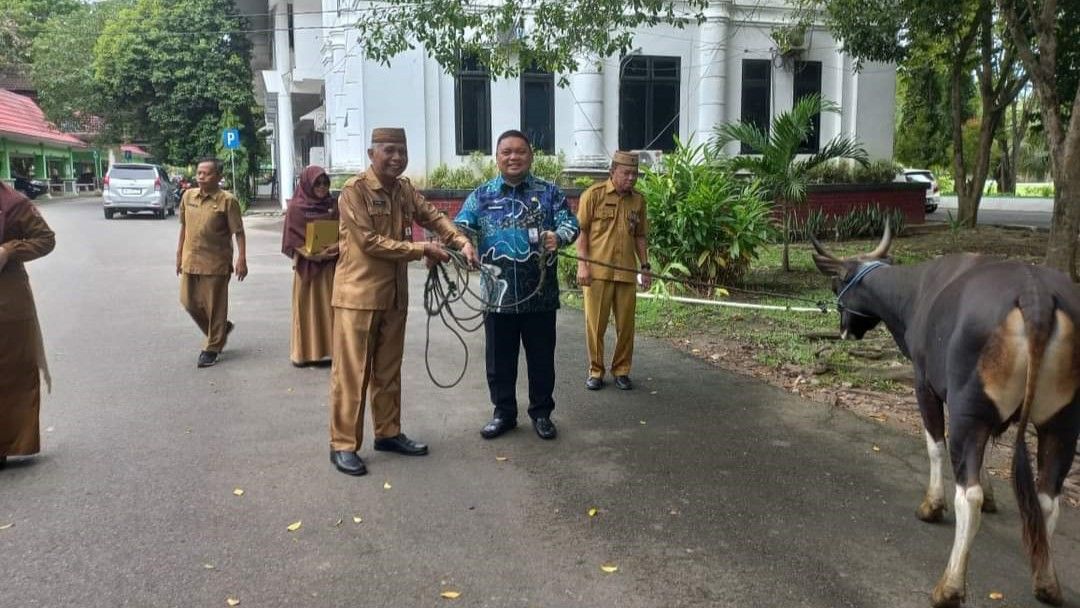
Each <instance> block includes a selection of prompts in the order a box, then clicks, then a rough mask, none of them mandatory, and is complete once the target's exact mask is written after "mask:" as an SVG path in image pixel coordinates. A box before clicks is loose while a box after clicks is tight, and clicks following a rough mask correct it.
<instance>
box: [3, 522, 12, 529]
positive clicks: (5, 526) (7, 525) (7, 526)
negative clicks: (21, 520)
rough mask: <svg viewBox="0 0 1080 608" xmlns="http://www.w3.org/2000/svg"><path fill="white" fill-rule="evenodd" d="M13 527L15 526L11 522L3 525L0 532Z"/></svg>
mask: <svg viewBox="0 0 1080 608" xmlns="http://www.w3.org/2000/svg"><path fill="white" fill-rule="evenodd" d="M14 525H15V523H14V522H12V523H10V524H4V525H2V526H0V530H7V529H8V528H11V527H13V526H14Z"/></svg>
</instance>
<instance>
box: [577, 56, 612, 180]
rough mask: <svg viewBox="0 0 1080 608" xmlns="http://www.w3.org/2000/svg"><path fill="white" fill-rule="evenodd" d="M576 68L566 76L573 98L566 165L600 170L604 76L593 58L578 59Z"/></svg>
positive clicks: (604, 158) (604, 156) (605, 155)
mask: <svg viewBox="0 0 1080 608" xmlns="http://www.w3.org/2000/svg"><path fill="white" fill-rule="evenodd" d="M578 61H579V63H580V68H579V71H578V72H575V73H574V74H572V75H571V76H570V92H571V93H572V94H573V99H574V139H573V148H572V150H571V152H570V163H569V166H570V167H573V168H576V169H603V168H606V167H607V166H608V162H609V159H608V153H607V150H606V149H605V148H604V75H603V73H602V72H601V63H600V62H598V61H597V60H596V58H595V57H585V58H579V60H578Z"/></svg>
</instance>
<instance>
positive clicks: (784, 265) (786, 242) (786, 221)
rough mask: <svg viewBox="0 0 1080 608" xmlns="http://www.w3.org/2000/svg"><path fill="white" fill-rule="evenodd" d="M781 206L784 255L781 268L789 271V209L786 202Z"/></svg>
mask: <svg viewBox="0 0 1080 608" xmlns="http://www.w3.org/2000/svg"><path fill="white" fill-rule="evenodd" d="M781 208H782V209H783V213H784V255H783V258H782V260H781V268H783V269H784V272H791V258H790V257H789V256H788V249H789V244H790V242H791V210H790V209H788V206H787V203H782V204H781Z"/></svg>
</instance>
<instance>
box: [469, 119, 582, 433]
mask: <svg viewBox="0 0 1080 608" xmlns="http://www.w3.org/2000/svg"><path fill="white" fill-rule="evenodd" d="M532 161H533V153H532V145H531V144H530V143H529V139H528V138H527V137H526V136H525V134H524V133H522V132H521V131H507V132H505V133H503V134H502V135H500V136H499V139H498V141H497V143H496V144H495V163H496V164H497V165H498V167H499V173H500V175H499V176H498V177H496V178H494V179H492V180H491V181H489V182H487V183H485V184H482V185H481V186H480V187H479V188H477V189H476V190H474V191H473V192H472V194H470V195H469V198H467V199H465V204H464V205H463V206H462V208H461V212H460V213H458V215H457V217H456V218H454V221H455V222H457V223H458V224H462V225H465V226H467V227H469V228H470V229H472V230H473V231H475V232H476V233H478V234H479V243H478V246H477V252H478V253H479V254H480V261H481V262H482V263H484V264H489V265H492V266H495V267H497V268H498V269H499V273H498V277H496V278H495V279H494V280H486V281H485V283H484V285H482V288H483V290H484V292H485V293H486V294H487V297H488V299H489V301H490V302H491V303H492V304H493V306H492V308H491V309H489V310H488V312H487V315H486V316H485V317H484V334H485V337H486V346H485V356H486V359H487V380H488V390H489V391H490V392H491V402H492V403H493V404H494V405H495V415H494V417H493V418H492V420H491V422H489V423H487V425H485V426H484V428H483V430H481V431H480V435H481V436H483V437H484V439H494V438H495V437H498V436H499V435H502V434H503V433H505V432H507V431H509V430H510V429H513V428H514V427H516V426H517V414H518V407H517V391H516V388H517V387H516V385H517V370H518V353H519V352H520V346H521V345H524V346H525V360H526V362H527V364H528V372H529V417H530V418H532V421H533V429H535V430H536V434H537V435H539V436H540V437H541V438H543V439H554V438H555V435H556V433H557V431H556V428H555V423H553V422H552V421H551V412H552V410H553V409H554V408H555V399H554V398H553V397H552V393H553V392H554V390H555V311H556V310H557V309H558V308H559V280H558V276H557V273H556V268H557V264H556V262H557V260H558V258H557V256H556V255H554V252H555V251H556V250H557V249H558V248H559V247H564V246H566V245H569V244H570V243H573V242H574V239H576V238H577V236H578V221H577V217H575V216H574V214H573V213H571V212H570V209H569V208H568V207H567V206H566V196H565V195H564V194H563V193H562V191H561V190H559V188H558V187H557V186H555V185H554V184H551V183H549V182H546V181H544V180H542V179H540V178H537V177H534V176H533V175H532V173H530V170H531V169H532ZM541 251H547V252H551V255H550V256H548V257H547V258H546V262H544V263H546V268H544V269H543V272H541V261H542V260H543V259H544V258H542V257H541V255H540V253H541Z"/></svg>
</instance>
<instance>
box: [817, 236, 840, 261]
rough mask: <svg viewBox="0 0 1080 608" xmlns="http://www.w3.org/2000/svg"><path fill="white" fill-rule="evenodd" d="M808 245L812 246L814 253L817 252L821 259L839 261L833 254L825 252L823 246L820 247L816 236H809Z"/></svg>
mask: <svg viewBox="0 0 1080 608" xmlns="http://www.w3.org/2000/svg"><path fill="white" fill-rule="evenodd" d="M810 244H811V245H813V246H814V251H817V252H818V254H820V255H821V256H822V257H826V258H829V259H830V260H837V259H839V258H837V257H836V256H835V255H833V254H831V253H829V252H828V251H825V246H824V245H822V244H821V243H820V242H819V241H818V240H817V237H816V236H814V235H812V234H811V235H810Z"/></svg>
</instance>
